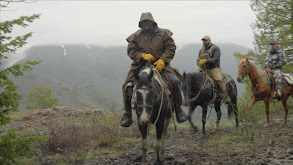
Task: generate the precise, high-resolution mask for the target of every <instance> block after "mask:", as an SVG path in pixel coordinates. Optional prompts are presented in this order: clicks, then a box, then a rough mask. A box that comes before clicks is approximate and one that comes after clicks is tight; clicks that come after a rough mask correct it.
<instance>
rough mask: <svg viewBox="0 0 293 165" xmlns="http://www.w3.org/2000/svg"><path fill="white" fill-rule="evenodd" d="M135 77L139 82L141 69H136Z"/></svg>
mask: <svg viewBox="0 0 293 165" xmlns="http://www.w3.org/2000/svg"><path fill="white" fill-rule="evenodd" d="M133 76H134V78H135V80H139V69H136V70H134V71H133Z"/></svg>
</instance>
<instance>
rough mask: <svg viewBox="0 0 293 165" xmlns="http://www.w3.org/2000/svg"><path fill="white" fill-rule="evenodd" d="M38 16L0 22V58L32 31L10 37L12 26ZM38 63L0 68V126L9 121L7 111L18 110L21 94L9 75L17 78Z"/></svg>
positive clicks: (19, 45)
mask: <svg viewBox="0 0 293 165" xmlns="http://www.w3.org/2000/svg"><path fill="white" fill-rule="evenodd" d="M39 16H40V15H36V14H35V15H32V16H22V17H20V18H18V19H14V20H12V21H5V22H1V23H0V60H1V59H4V58H8V56H9V54H12V53H15V52H16V50H17V49H18V48H21V47H23V46H24V45H25V44H26V43H27V42H26V41H27V39H28V38H29V37H31V35H32V33H27V34H25V35H23V36H17V37H15V38H12V37H10V36H9V34H10V33H12V30H13V27H14V26H16V25H18V26H22V27H26V26H28V23H31V22H33V21H34V20H35V19H37V18H39ZM1 61H2V60H1ZM1 61H0V66H1ZM38 63H40V61H26V62H25V63H23V64H14V65H12V66H11V67H8V68H5V69H3V70H0V126H3V125H5V124H7V123H9V121H10V117H9V113H10V112H12V111H17V110H18V106H19V104H20V103H19V100H20V99H21V98H22V95H21V94H19V93H17V92H16V89H17V86H16V85H15V84H14V82H13V81H12V80H11V79H10V76H14V77H16V78H18V77H19V76H22V75H23V72H24V71H30V70H32V69H33V68H32V66H33V65H36V64H38Z"/></svg>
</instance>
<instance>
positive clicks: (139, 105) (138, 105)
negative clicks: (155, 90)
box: [136, 88, 154, 108]
mask: <svg viewBox="0 0 293 165" xmlns="http://www.w3.org/2000/svg"><path fill="white" fill-rule="evenodd" d="M139 89H143V90H148V88H139ZM136 90H138V89H136ZM144 99H145V98H144ZM153 103H154V97H153V100H152V104H153ZM152 104H136V106H137V107H138V108H143V107H148V108H152V107H153V105H152Z"/></svg>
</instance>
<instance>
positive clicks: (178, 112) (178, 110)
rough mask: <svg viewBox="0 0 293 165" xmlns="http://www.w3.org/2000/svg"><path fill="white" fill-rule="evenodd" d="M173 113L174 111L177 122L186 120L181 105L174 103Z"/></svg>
mask: <svg viewBox="0 0 293 165" xmlns="http://www.w3.org/2000/svg"><path fill="white" fill-rule="evenodd" d="M175 113H176V120H177V122H178V123H182V122H185V121H186V120H187V117H186V115H185V113H184V112H183V110H182V109H181V106H180V105H178V104H176V105H175Z"/></svg>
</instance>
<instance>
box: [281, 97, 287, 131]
mask: <svg viewBox="0 0 293 165" xmlns="http://www.w3.org/2000/svg"><path fill="white" fill-rule="evenodd" d="M287 99H288V96H287V97H284V98H283V99H282V105H283V108H284V111H285V116H284V120H283V125H285V124H286V122H287V115H288V107H287Z"/></svg>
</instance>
